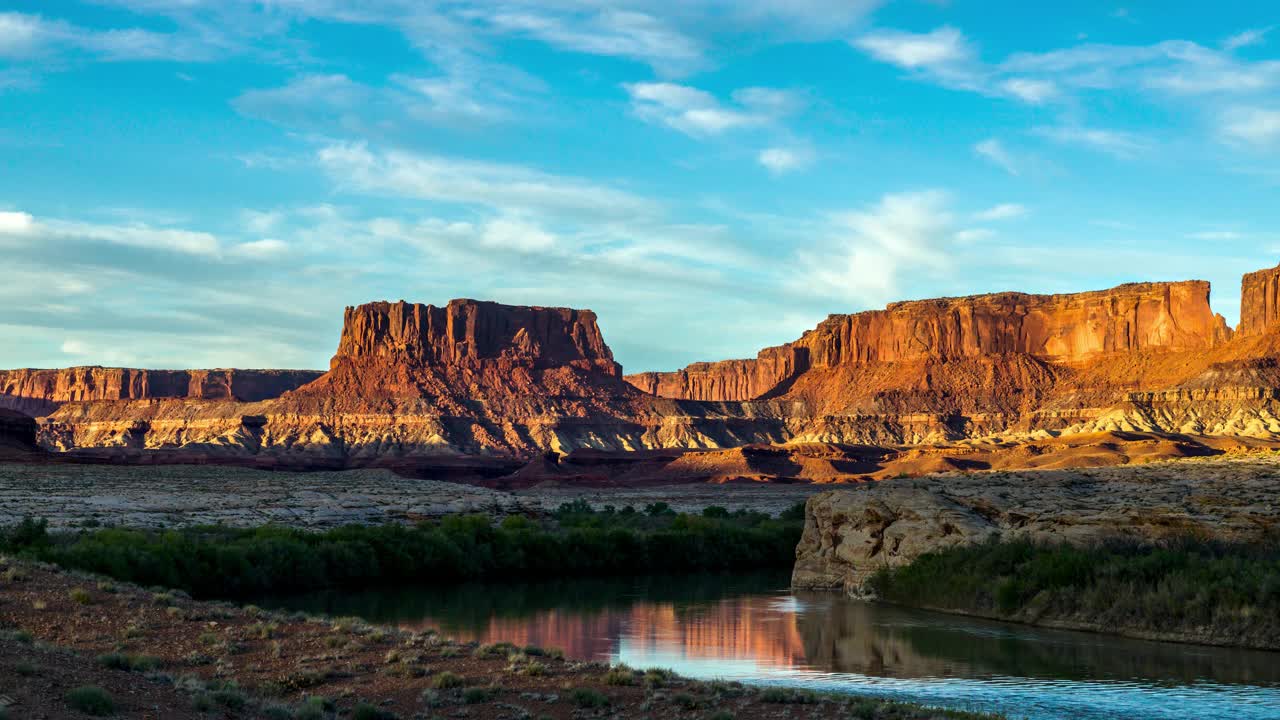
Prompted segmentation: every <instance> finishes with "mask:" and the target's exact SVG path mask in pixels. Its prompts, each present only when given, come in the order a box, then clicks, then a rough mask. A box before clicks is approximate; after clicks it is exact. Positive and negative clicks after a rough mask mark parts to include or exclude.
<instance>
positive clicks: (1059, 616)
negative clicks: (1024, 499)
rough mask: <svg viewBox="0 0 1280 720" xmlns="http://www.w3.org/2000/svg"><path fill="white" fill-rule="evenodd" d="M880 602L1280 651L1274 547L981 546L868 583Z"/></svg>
mask: <svg viewBox="0 0 1280 720" xmlns="http://www.w3.org/2000/svg"><path fill="white" fill-rule="evenodd" d="M870 586H871V589H872V590H873V591H874V592H875V593H876V594H877V595H878V596H879V597H881V598H882V599H885V600H888V601H890V602H895V603H900V604H903V605H912V606H917V607H932V608H939V609H944V610H958V611H962V612H970V613H976V614H980V615H986V616H990V617H997V618H1006V619H1014V620H1022V621H1030V622H1043V621H1046V620H1055V621H1062V622H1066V623H1073V624H1078V625H1080V626H1091V627H1095V628H1098V629H1106V630H1111V631H1116V630H1123V631H1131V632H1132V631H1136V632H1139V633H1149V634H1151V635H1153V636H1159V635H1167V636H1176V635H1183V636H1185V637H1186V638H1187V639H1196V640H1209V641H1216V642H1228V643H1231V644H1246V645H1251V646H1257V647H1263V646H1277V645H1280V541H1276V540H1274V539H1273V540H1271V541H1268V542H1264V543H1260V544H1253V545H1231V544H1223V543H1213V542H1206V541H1200V540H1194V539H1181V540H1177V541H1171V542H1167V543H1162V544H1158V545H1139V544H1134V543H1111V544H1098V545H1094V546H1088V547H1077V546H1069V545H1039V544H1033V543H1030V542H988V543H985V544H981V545H971V546H967V547H957V548H953V549H949V550H946V551H942V552H936V553H929V554H926V555H922V556H921V557H919V558H917V559H916V560H915V561H914V562H912V563H911V564H910V565H907V566H904V567H899V568H895V569H882V570H880V571H879V572H878V573H876V574H875V575H874V576H872V578H871V579H870Z"/></svg>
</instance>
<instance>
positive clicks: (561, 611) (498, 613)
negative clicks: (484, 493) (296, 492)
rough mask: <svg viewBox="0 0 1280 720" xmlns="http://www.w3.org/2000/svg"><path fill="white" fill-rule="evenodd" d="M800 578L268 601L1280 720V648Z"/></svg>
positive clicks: (686, 668) (878, 679)
mask: <svg viewBox="0 0 1280 720" xmlns="http://www.w3.org/2000/svg"><path fill="white" fill-rule="evenodd" d="M786 585H787V577H786V576H785V575H763V576H752V577H733V578H724V577H709V578H700V579H697V580H688V579H672V578H640V579H632V580H625V581H618V580H614V581H601V580H578V581H563V582H554V583H540V584H518V585H509V584H504V585H467V586H463V587H453V588H448V589H430V588H423V589H416V590H395V591H385V592H381V591H380V592H366V593H360V594H343V595H336V594H329V595H312V596H307V597H301V598H287V599H284V600H277V601H274V602H271V603H268V604H273V605H277V606H287V607H292V608H298V609H304V610H309V611H313V612H327V613H330V614H334V615H358V616H361V617H364V618H366V619H368V620H371V621H376V622H384V623H396V624H398V625H400V626H402V627H406V628H414V629H425V628H436V629H438V630H440V631H441V632H442V633H443V634H445V635H446V636H450V637H454V638H457V639H460V640H480V641H483V642H496V641H502V640H507V641H511V642H515V643H518V644H521V645H541V646H544V647H558V648H562V649H563V650H564V651H565V652H566V653H567V654H569V655H570V656H573V657H578V658H586V659H600V660H607V661H611V662H625V663H627V664H629V665H632V666H635V667H653V666H661V667H668V668H673V669H675V670H678V671H680V672H681V673H684V674H686V675H689V676H693V677H698V678H707V679H710V678H726V679H734V680H742V681H745V682H753V683H770V684H784V685H795V686H804V687H810V688H814V689H823V690H837V691H848V692H857V693H862V694H871V695H880V696H885V697H893V698H901V699H908V700H915V701H918V702H925V703H929V704H933V705H939V706H947V707H956V708H964V709H979V710H999V711H1003V712H1006V713H1008V714H1009V715H1010V716H1011V717H1029V718H1077V719H1078V718H1116V717H1128V718H1170V719H1174V718H1176V719H1177V720H1184V719H1186V718H1231V719H1232V720H1255V719H1257V720H1261V719H1263V718H1266V719H1268V720H1277V719H1280V653H1263V652H1248V651H1236V650H1223V649H1214V648H1204V647H1196V646H1187V645H1175V644H1167V643H1149V642H1142V641H1135V640H1124V639H1118V638H1110V637H1105V636H1100V635H1092V634H1087V633H1071V632H1059V631H1049V630H1037V629H1032V628H1026V627H1021V626H1016V625H1006V624H1002V623H994V622H986V621H981V620H972V619H967V618H960V617H955V616H950V615H943V614H936V613H929V612H923V611H915V610H908V609H902V608H895V607H887V606H881V605H875V604H868V603H863V602H858V601H855V600H850V599H847V598H844V597H842V596H840V595H838V594H835V593H800V592H797V593H793V592H791V591H789V590H786V589H785V588H786Z"/></svg>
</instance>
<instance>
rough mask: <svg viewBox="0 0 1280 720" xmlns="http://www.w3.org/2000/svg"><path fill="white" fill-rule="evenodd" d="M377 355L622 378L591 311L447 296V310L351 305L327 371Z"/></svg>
mask: <svg viewBox="0 0 1280 720" xmlns="http://www.w3.org/2000/svg"><path fill="white" fill-rule="evenodd" d="M367 358H383V359H386V360H389V361H391V362H394V363H403V364H407V365H427V366H436V367H452V368H471V369H475V368H479V367H482V366H484V365H486V364H494V365H497V366H500V367H507V366H514V365H523V366H527V367H530V368H536V369H547V368H558V367H576V368H581V369H583V370H589V371H595V372H601V373H604V374H607V375H610V376H614V377H621V376H622V367H621V366H620V365H618V364H617V363H616V362H614V360H613V353H612V352H611V351H610V350H609V346H608V345H606V344H605V342H604V336H603V335H602V334H601V332H600V327H599V325H597V324H596V316H595V313H593V312H591V311H590V310H573V309H570V308H543V307H521V306H514V305H500V304H498V303H495V302H479V301H476V300H453V301H451V302H449V304H448V305H446V306H445V307H436V306H434V305H420V304H410V303H406V302H404V301H403V300H402V301H400V302H398V303H387V302H378V303H370V304H368V305H361V306H359V307H349V308H347V310H346V313H345V315H344V318H343V325H342V338H341V340H340V341H339V343H338V352H337V354H336V355H335V356H334V358H333V362H332V364H331V368H336V367H338V366H339V365H340V364H342V363H343V362H346V361H359V360H364V359H367Z"/></svg>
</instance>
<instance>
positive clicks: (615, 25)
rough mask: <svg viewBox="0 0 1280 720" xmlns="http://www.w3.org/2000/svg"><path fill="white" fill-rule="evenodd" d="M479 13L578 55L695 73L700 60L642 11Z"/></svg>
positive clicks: (691, 44) (695, 48) (694, 47)
mask: <svg viewBox="0 0 1280 720" xmlns="http://www.w3.org/2000/svg"><path fill="white" fill-rule="evenodd" d="M477 15H480V16H481V17H483V19H484V22H485V23H486V24H487V25H488V26H489V27H491V28H493V29H495V30H497V31H499V32H504V33H516V34H522V35H529V36H532V37H535V38H538V39H539V40H542V41H543V42H546V43H548V44H550V45H554V46H556V47H559V48H563V49H566V50H572V51H575V52H582V53H589V54H592V55H607V56H616V57H627V58H633V59H636V60H640V61H642V62H646V63H649V64H651V65H653V66H655V67H658V68H662V69H667V70H670V71H673V72H682V71H686V70H689V69H692V68H693V67H696V66H697V65H698V64H700V63H701V60H702V49H701V48H700V47H699V45H698V44H697V43H696V42H695V41H694V40H693V39H691V38H690V37H688V36H686V35H685V34H683V33H681V32H680V31H678V30H676V29H675V28H673V27H671V26H670V25H669V24H667V23H666V22H665V21H663V20H662V19H660V18H658V17H655V16H653V15H650V14H648V13H644V12H637V11H633V10H622V9H612V8H610V9H601V10H599V11H598V12H592V13H585V14H579V15H577V16H564V15H559V16H558V15H554V14H550V13H539V12H536V11H530V10H525V11H510V10H503V9H500V10H498V11H497V12H493V13H491V14H488V15H483V14H481V13H477Z"/></svg>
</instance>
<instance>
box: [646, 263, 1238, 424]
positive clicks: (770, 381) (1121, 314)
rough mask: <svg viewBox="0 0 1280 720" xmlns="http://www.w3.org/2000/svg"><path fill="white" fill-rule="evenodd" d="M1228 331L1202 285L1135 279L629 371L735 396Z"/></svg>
mask: <svg viewBox="0 0 1280 720" xmlns="http://www.w3.org/2000/svg"><path fill="white" fill-rule="evenodd" d="M1230 336H1231V330H1230V329H1229V328H1228V327H1227V325H1226V321H1225V320H1223V318H1222V317H1221V316H1219V315H1215V314H1214V313H1213V311H1212V310H1211V309H1210V307H1209V283H1207V282H1203V281H1188V282H1179V283H1141V284H1132V285H1122V286H1120V287H1117V288H1113V289H1111V290H1102V291H1098V292H1087V293H1077V294H1071V295H1025V294H1022V293H1000V294H996V295H978V296H974V297H965V298H944V299H940V300H920V301H913V302H901V303H894V304H892V305H889V306H888V307H887V308H885V309H884V310H875V311H870V312H863V313H857V314H853V315H833V316H831V317H829V318H827V320H825V321H823V322H822V323H821V324H819V325H818V327H817V328H815V329H814V330H810V331H809V332H807V333H805V334H804V336H803V337H801V338H800V339H799V340H797V341H795V342H794V343H791V344H789V345H784V346H781V347H777V348H768V349H766V350H764V351H762V352H761V353H760V355H759V357H758V358H757V359H755V360H730V361H726V362H720V363H698V364H696V365H691V366H690V367H688V368H685V369H684V370H680V371H677V372H674V373H645V374H642V375H633V376H628V378H627V380H628V382H631V383H632V384H633V385H635V386H636V387H638V388H640V389H641V390H644V391H645V392H649V393H652V394H655V395H660V396H663V397H672V398H682V399H693V400H713V401H743V400H752V399H755V398H758V397H762V396H767V395H770V394H773V393H776V392H778V391H780V390H785V388H784V387H783V386H784V385H785V384H786V383H788V382H789V381H792V380H794V379H795V378H797V377H798V376H799V375H801V374H803V373H805V372H806V371H809V370H813V369H824V368H837V367H842V366H855V365H874V364H881V363H923V362H935V361H941V362H948V361H956V360H962V359H968V358H978V357H984V356H993V355H1013V354H1020V355H1027V356H1030V357H1031V358H1035V359H1037V360H1042V361H1046V362H1051V363H1056V364H1061V365H1068V366H1074V365H1080V364H1084V363H1087V362H1089V361H1090V360H1093V359H1095V358H1097V357H1099V356H1102V355H1106V354H1114V353H1139V352H1148V351H1162V352H1178V351H1187V350H1197V349H1208V348H1211V347H1214V346H1216V345H1219V344H1221V343H1224V342H1226V341H1227V340H1228V339H1229V338H1230Z"/></svg>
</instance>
